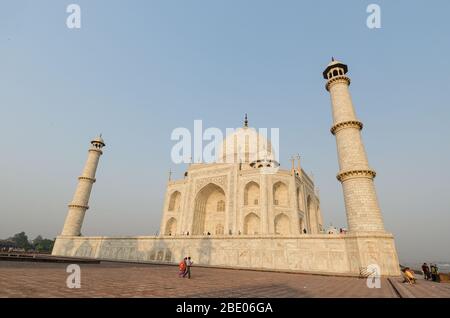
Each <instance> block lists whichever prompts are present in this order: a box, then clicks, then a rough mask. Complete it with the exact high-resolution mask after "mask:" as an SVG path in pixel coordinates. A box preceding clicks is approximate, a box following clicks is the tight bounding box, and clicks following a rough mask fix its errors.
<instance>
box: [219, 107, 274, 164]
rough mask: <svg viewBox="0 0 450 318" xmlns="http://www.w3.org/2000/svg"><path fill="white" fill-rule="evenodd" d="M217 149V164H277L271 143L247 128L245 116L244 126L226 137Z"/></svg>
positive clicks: (262, 135)
mask: <svg viewBox="0 0 450 318" xmlns="http://www.w3.org/2000/svg"><path fill="white" fill-rule="evenodd" d="M265 134H267V132H265ZM219 149H220V151H219V155H218V157H217V159H218V161H219V162H223V163H247V164H250V165H255V164H257V163H261V162H267V163H270V162H272V163H275V164H278V163H277V162H276V161H275V157H276V156H275V153H274V150H273V149H272V144H271V142H270V141H269V140H268V139H267V136H265V135H264V134H263V133H260V132H258V131H257V130H256V129H255V128H253V127H249V126H248V118H247V114H245V120H244V126H243V127H240V128H237V129H236V130H235V131H234V132H233V133H231V134H229V135H228V136H226V138H225V139H224V140H223V142H222V144H221V145H220V147H219Z"/></svg>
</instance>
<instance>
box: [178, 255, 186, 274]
mask: <svg viewBox="0 0 450 318" xmlns="http://www.w3.org/2000/svg"><path fill="white" fill-rule="evenodd" d="M186 262H187V257H185V258H184V259H183V260H182V261H181V262H180V264H179V265H178V269H179V273H178V276H179V277H180V278H181V277H183V278H184V277H185V276H186V271H187V266H186V265H187V263H186Z"/></svg>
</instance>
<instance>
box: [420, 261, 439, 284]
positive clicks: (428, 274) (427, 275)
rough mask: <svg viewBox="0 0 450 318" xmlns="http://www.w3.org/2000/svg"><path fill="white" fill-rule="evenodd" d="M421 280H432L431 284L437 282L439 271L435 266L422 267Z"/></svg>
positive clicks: (424, 264) (425, 264)
mask: <svg viewBox="0 0 450 318" xmlns="http://www.w3.org/2000/svg"><path fill="white" fill-rule="evenodd" d="M422 272H423V278H424V279H426V280H430V279H431V280H432V281H433V282H438V281H439V269H438V267H437V266H436V264H431V263H430V266H428V264H427V263H423V265H422Z"/></svg>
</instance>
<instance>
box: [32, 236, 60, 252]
mask: <svg viewBox="0 0 450 318" xmlns="http://www.w3.org/2000/svg"><path fill="white" fill-rule="evenodd" d="M54 243H55V240H49V239H44V238H43V237H42V236H41V235H38V236H36V238H35V239H34V240H33V247H34V249H35V250H36V251H38V252H51V250H52V249H53V244H54Z"/></svg>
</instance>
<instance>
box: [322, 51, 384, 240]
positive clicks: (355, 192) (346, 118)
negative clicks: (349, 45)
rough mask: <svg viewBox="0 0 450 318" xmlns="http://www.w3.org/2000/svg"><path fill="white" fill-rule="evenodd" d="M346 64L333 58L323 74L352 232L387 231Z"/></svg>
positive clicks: (340, 179)
mask: <svg viewBox="0 0 450 318" xmlns="http://www.w3.org/2000/svg"><path fill="white" fill-rule="evenodd" d="M347 71H348V68H347V65H345V64H343V63H341V62H339V61H335V60H334V58H333V59H332V61H331V63H330V64H328V66H327V68H326V69H325V71H324V72H323V77H324V78H325V79H326V80H327V84H326V89H327V91H329V92H330V95H331V105H332V110H333V126H332V127H331V133H332V134H333V135H335V136H336V144H337V152H338V158H339V168H340V171H339V173H338V175H337V178H338V180H339V181H340V182H341V183H342V188H343V191H344V200H345V209H346V212H347V221H348V227H349V231H350V232H353V233H356V232H384V225H383V219H382V216H381V211H380V207H379V205H378V199H377V195H376V192H375V185H374V183H373V179H374V178H375V175H376V173H375V171H374V170H372V169H371V168H370V166H369V162H368V160H367V155H366V151H365V149H364V144H363V141H362V138H361V129H362V128H363V124H362V122H360V121H359V120H358V119H357V117H356V114H355V109H354V107H353V103H352V99H351V96H350V92H349V89H348V87H349V85H350V78H349V77H347V76H346V74H347Z"/></svg>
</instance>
